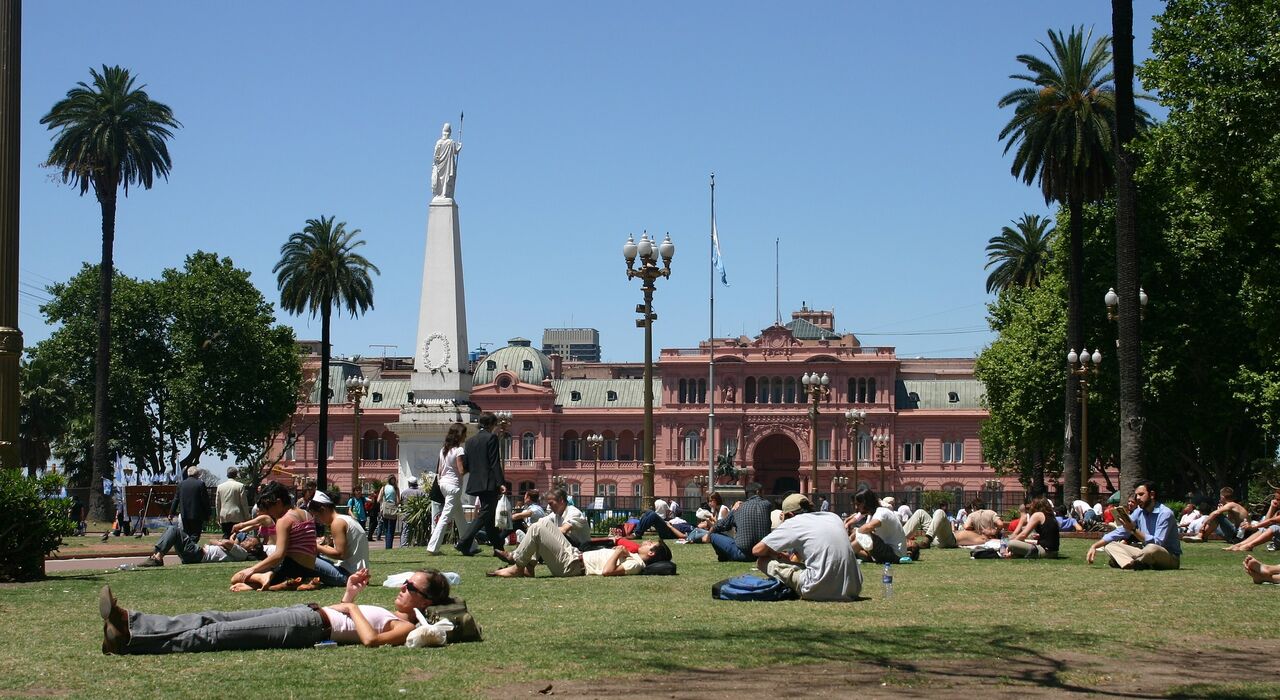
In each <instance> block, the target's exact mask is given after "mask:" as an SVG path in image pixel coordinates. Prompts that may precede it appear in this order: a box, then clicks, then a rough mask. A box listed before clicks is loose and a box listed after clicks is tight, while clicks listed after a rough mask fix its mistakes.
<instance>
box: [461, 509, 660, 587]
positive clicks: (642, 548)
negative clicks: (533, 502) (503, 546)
mask: <svg viewBox="0 0 1280 700" xmlns="http://www.w3.org/2000/svg"><path fill="white" fill-rule="evenodd" d="M557 490H558V489H557ZM552 493H553V494H554V491H553V492H552ZM496 556H497V557H498V558H499V559H502V560H503V561H506V562H508V563H509V564H510V566H506V567H503V568H501V569H498V570H496V571H490V572H488V573H487V574H486V575H487V576H496V577H498V578H531V577H532V576H533V575H534V567H535V566H536V565H537V563H538V561H539V560H541V561H542V562H543V563H544V564H546V565H547V570H548V571H550V572H551V575H552V576H555V577H562V576H630V575H634V574H638V573H640V572H641V571H643V570H644V568H645V566H646V565H648V564H650V563H653V562H656V561H671V548H670V547H668V546H667V545H666V544H665V543H663V542H662V541H661V540H658V541H656V542H655V541H647V542H641V543H639V545H638V546H637V547H636V551H635V552H634V553H633V552H630V551H628V550H627V548H626V547H623V546H617V547H614V548H613V549H596V550H592V551H590V552H583V551H581V550H579V549H578V548H577V547H575V546H573V545H572V544H571V543H570V542H569V539H568V538H567V537H566V536H565V534H564V532H562V531H561V529H560V528H559V527H556V524H555V521H554V519H552V518H543V519H542V520H540V521H538V523H537V524H536V525H534V526H532V527H530V528H529V532H528V533H527V534H526V535H525V538H524V539H523V540H521V541H520V544H519V546H517V547H516V549H515V551H513V552H501V553H500V554H496Z"/></svg>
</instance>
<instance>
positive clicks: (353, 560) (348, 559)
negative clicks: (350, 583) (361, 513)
mask: <svg viewBox="0 0 1280 700" xmlns="http://www.w3.org/2000/svg"><path fill="white" fill-rule="evenodd" d="M338 517H339V518H342V519H343V521H345V522H346V523H347V551H346V552H343V554H344V556H343V558H342V561H340V562H338V566H341V567H342V568H344V569H346V570H347V573H349V574H354V573H355V572H357V571H359V570H360V569H363V568H365V567H367V566H369V535H368V533H366V532H365V531H364V528H363V527H360V521H359V520H356V519H355V518H353V517H351V516H350V515H343V514H341V513H339V514H338Z"/></svg>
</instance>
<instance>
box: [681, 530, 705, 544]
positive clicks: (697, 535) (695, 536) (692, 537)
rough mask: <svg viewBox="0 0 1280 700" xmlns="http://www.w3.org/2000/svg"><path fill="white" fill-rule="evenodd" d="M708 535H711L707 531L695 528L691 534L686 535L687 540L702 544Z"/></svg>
mask: <svg viewBox="0 0 1280 700" xmlns="http://www.w3.org/2000/svg"><path fill="white" fill-rule="evenodd" d="M708 534H710V533H709V532H708V531H707V530H703V529H702V528H700V527H695V528H693V529H692V530H690V531H689V534H687V535H685V539H687V540H688V541H689V542H702V538H703V537H706V536H707V535H708Z"/></svg>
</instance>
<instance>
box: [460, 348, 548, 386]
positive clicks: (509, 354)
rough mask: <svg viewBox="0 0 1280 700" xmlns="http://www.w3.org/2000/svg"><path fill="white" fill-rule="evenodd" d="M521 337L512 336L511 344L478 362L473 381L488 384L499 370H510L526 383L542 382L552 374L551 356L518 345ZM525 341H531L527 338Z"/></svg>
mask: <svg viewBox="0 0 1280 700" xmlns="http://www.w3.org/2000/svg"><path fill="white" fill-rule="evenodd" d="M519 340H522V339H521V338H512V339H511V343H512V344H511V345H508V346H507V347H505V348H501V349H499V350H494V351H493V352H491V353H489V354H488V355H487V356H485V357H483V358H481V359H480V360H479V361H478V362H476V369H475V372H474V374H472V375H471V381H472V383H473V384H475V385H476V386H480V385H481V384H488V383H490V382H492V381H493V379H494V377H497V376H498V373H499V372H503V371H508V372H511V373H512V374H514V375H516V378H518V379H519V380H520V381H522V382H524V383H525V384H541V383H542V380H543V379H546V378H547V377H550V376H551V358H549V357H547V356H546V355H544V354H542V352H541V351H539V350H538V349H537V348H533V347H529V346H528V345H516V344H515V343H516V342H517V341H519ZM524 342H525V343H528V342H529V341H527V340H525V341H524Z"/></svg>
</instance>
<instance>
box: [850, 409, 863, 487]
mask: <svg viewBox="0 0 1280 700" xmlns="http://www.w3.org/2000/svg"><path fill="white" fill-rule="evenodd" d="M866 420H867V412H866V411H864V410H862V409H860V408H851V409H849V410H847V411H845V412H844V422H845V425H846V426H848V428H849V451H850V452H851V453H852V454H851V455H850V456H851V457H852V459H851V460H850V461H852V462H853V485H854V488H857V486H858V431H859V430H860V429H861V428H862V424H863V423H865V422H866Z"/></svg>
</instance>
